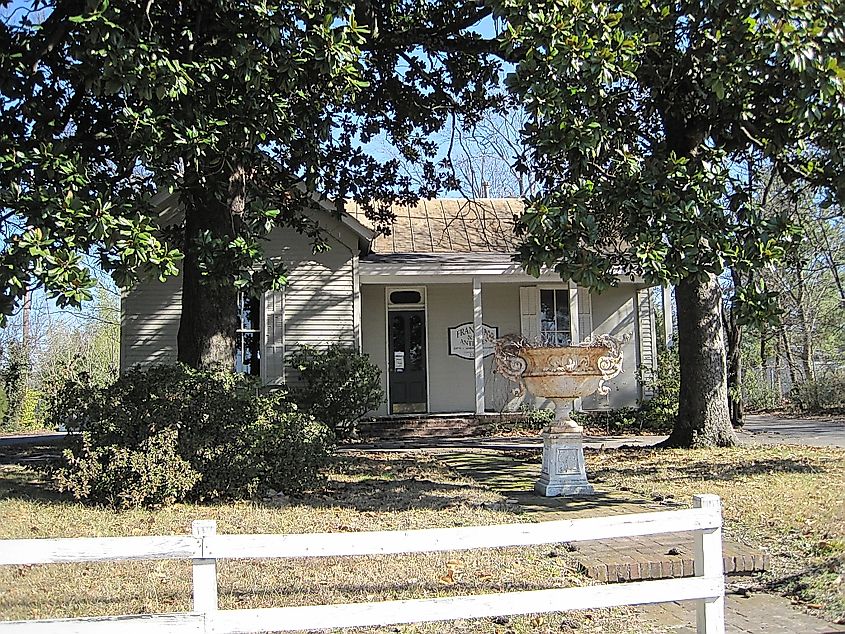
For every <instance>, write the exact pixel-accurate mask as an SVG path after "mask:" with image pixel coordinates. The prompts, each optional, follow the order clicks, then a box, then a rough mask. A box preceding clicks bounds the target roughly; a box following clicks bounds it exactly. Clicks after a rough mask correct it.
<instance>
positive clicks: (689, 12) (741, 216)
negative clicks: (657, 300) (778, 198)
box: [497, 0, 845, 313]
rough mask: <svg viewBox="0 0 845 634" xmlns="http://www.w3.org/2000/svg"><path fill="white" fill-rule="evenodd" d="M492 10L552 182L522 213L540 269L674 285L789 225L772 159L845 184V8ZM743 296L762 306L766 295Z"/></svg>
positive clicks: (744, 259) (530, 137) (797, 174)
mask: <svg viewBox="0 0 845 634" xmlns="http://www.w3.org/2000/svg"><path fill="white" fill-rule="evenodd" d="M539 7H542V9H540V8H539ZM497 12H498V13H500V14H501V15H502V16H503V17H504V18H505V19H507V20H508V21H509V23H510V28H509V30H508V31H507V32H506V34H505V35H504V39H505V46H506V47H508V48H510V49H525V50H528V51H530V53H529V54H528V55H526V57H525V59H524V60H523V61H521V62H520V64H519V65H518V66H517V69H516V72H515V73H514V74H513V75H512V76H511V77H510V78H509V81H508V85H509V87H510V89H511V90H513V91H514V92H515V93H517V94H518V95H519V96H520V99H521V100H522V103H524V104H525V107H526V109H527V111H528V113H529V115H530V119H529V123H528V125H527V126H526V128H525V130H524V139H525V142H526V144H527V145H528V146H529V147H530V148H531V151H532V156H531V158H532V160H533V166H532V168H533V170H534V171H535V173H537V174H540V175H541V176H542V188H541V191H540V192H539V193H538V194H537V195H536V196H535V197H533V198H532V199H531V200H530V201H529V202H530V209H529V213H528V214H526V215H525V216H524V217H523V218H522V219H521V221H520V231H521V233H522V236H523V239H524V243H523V246H522V248H521V249H520V253H519V257H520V258H521V260H522V261H523V262H524V263H525V264H526V265H527V266H528V268H529V270H531V271H534V272H538V271H540V270H541V269H543V268H548V269H552V270H555V271H558V272H559V273H560V274H561V275H562V276H564V277H571V278H572V279H574V280H575V281H577V282H578V283H581V284H585V285H589V286H592V287H594V288H597V289H599V290H601V289H603V288H606V287H607V286H609V285H613V284H615V283H616V279H617V275H618V274H619V273H620V272H621V271H626V272H631V273H633V274H637V275H640V276H642V277H643V278H644V279H645V281H647V282H655V283H666V282H677V281H678V280H680V279H682V278H684V277H686V276H689V275H702V274H704V273H707V272H710V273H716V274H719V273H721V271H722V270H723V268H724V267H725V266H735V267H740V268H742V269H744V270H748V269H754V268H759V267H763V266H765V265H766V264H767V263H770V262H773V261H776V260H778V259H780V258H782V257H784V255H785V254H786V253H787V252H788V251H789V249H790V248H792V245H793V236H794V227H793V226H792V225H791V223H790V222H789V221H788V220H787V219H786V218H785V216H784V215H783V213H782V211H781V210H776V209H772V208H771V207H769V206H768V205H767V204H766V191H767V190H766V187H765V183H764V179H763V175H764V174H766V173H768V170H775V172H776V173H777V174H778V175H780V177H781V178H783V179H784V180H785V181H787V182H788V183H791V185H792V186H793V187H795V188H796V189H797V188H799V187H800V186H806V185H812V186H821V187H822V190H821V191H825V189H824V188H827V192H828V195H830V196H833V197H836V196H839V197H840V198H841V197H842V195H843V194H844V193H845V189H843V179H842V177H841V174H842V172H843V170H842V160H843V157H845V145H843V143H845V141H843V139H845V135H844V133H845V131H844V130H843V123H842V122H843V120H845V118H843V114H845V110H843V108H845V83H843V73H842V72H841V70H842V65H843V56H844V55H845V39H843V38H845V29H843V28H842V26H841V12H842V7H841V6H839V5H838V4H836V3H834V5H830V4H828V3H826V2H822V1H821V0H819V1H816V0H808V1H806V2H802V3H800V4H796V3H793V2H790V1H789V0H774V1H772V2H769V3H767V4H766V5H765V7H762V8H761V7H760V5H759V3H754V2H750V1H748V2H739V3H731V4H730V5H724V4H719V5H718V6H716V5H701V4H696V3H681V4H677V3H665V2H662V1H660V0H655V1H644V0H625V1H623V2H622V3H612V4H611V3H602V2H597V3H592V4H591V5H589V6H584V5H582V4H581V3H577V2H566V3H558V4H554V5H552V6H549V5H548V4H546V3H533V4H532V3H529V4H528V5H525V3H523V2H518V1H517V0H503V1H501V2H498V3H497ZM837 15H839V16H840V18H837V17H836V16H837ZM752 163H753V165H754V166H755V167H754V169H753V170H752V171H751V173H749V172H748V169H747V166H748V165H749V164H752ZM802 184H803V185H802ZM746 296H747V297H746ZM746 298H747V301H748V303H749V306H750V307H751V308H749V310H750V312H752V313H758V312H760V311H763V313H765V310H764V309H765V307H766V306H767V305H768V304H767V302H769V299H768V298H767V296H766V294H765V293H764V292H762V291H761V292H752V291H751V289H749V290H747V291H746V295H745V296H743V298H742V299H743V301H744V300H745V299H746Z"/></svg>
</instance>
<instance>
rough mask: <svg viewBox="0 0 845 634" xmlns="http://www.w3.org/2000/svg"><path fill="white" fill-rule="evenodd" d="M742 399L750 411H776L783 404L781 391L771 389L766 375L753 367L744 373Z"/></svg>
mask: <svg viewBox="0 0 845 634" xmlns="http://www.w3.org/2000/svg"><path fill="white" fill-rule="evenodd" d="M742 399H743V404H744V405H745V407H746V408H747V409H748V410H750V411H760V410H767V409H774V408H776V407H780V406H781V405H782V404H783V397H782V396H781V394H780V390H778V389H777V388H773V387H770V386H769V382H768V381H767V380H766V378H765V375H764V374H762V373H761V372H759V370H758V369H757V368H753V367H749V368H747V369H746V370H744V371H743V373H742Z"/></svg>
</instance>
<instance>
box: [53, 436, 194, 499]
mask: <svg viewBox="0 0 845 634" xmlns="http://www.w3.org/2000/svg"><path fill="white" fill-rule="evenodd" d="M77 443H78V444H77V446H76V448H75V449H67V450H65V452H64V456H63V458H64V466H63V467H61V468H58V469H56V471H55V473H54V477H55V481H56V484H57V486H58V488H59V490H61V491H68V492H70V493H72V494H73V496H74V497H75V498H76V499H85V500H92V501H95V502H100V503H103V504H108V505H109V506H113V507H116V508H129V507H135V506H148V507H149V506H161V505H165V504H173V503H174V502H178V501H180V500H184V499H185V498H186V497H187V496H188V494H189V493H190V492H191V490H192V489H193V488H194V486H195V485H196V484H197V482H199V480H200V478H201V476H200V474H199V473H197V471H195V470H194V468H193V467H191V464H190V463H189V462H188V461H186V460H184V459H183V458H182V457H181V456H180V455H179V452H178V447H179V441H178V433H177V431H176V430H175V429H168V430H166V431H163V432H160V433H157V434H153V435H151V436H149V437H148V438H145V439H144V440H142V441H141V442H140V443H138V445H137V446H136V447H121V446H120V445H98V444H97V441H96V440H94V436H93V435H92V434H91V433H90V432H84V433H83V434H82V435H81V437H80V438H79V439H77Z"/></svg>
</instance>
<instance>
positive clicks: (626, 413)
mask: <svg viewBox="0 0 845 634" xmlns="http://www.w3.org/2000/svg"><path fill="white" fill-rule="evenodd" d="M572 418H573V419H574V420H575V421H576V422H577V423H578V424H579V425H583V426H584V427H589V428H591V429H600V430H601V431H603V432H604V433H605V434H606V435H608V436H609V435H611V434H619V433H624V432H630V431H632V430H637V431H640V430H641V429H642V425H643V420H644V419H643V416H642V415H641V412H640V410H638V409H637V408H635V407H620V408H618V409H612V410H607V411H589V412H573V413H572Z"/></svg>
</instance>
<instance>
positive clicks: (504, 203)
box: [346, 198, 524, 261]
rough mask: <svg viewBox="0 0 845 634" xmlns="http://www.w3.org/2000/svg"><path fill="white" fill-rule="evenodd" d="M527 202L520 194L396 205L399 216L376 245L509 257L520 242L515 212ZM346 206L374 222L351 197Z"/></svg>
mask: <svg viewBox="0 0 845 634" xmlns="http://www.w3.org/2000/svg"><path fill="white" fill-rule="evenodd" d="M523 208H524V207H523V204H522V201H521V200H519V199H517V198H476V199H466V198H436V199H433V200H420V201H419V203H417V204H416V205H399V204H397V205H393V206H392V209H391V211H392V212H393V214H394V215H395V216H396V220H395V221H394V223H393V225H392V226H391V229H390V233H389V234H387V235H385V234H379V235H377V236H376V237H375V238H374V240H373V242H372V251H373V252H374V253H375V254H381V255H391V254H421V253H430V254H433V253H436V254H449V253H462V254H466V253H495V254H505V255H506V256H507V257H508V258H509V257H510V255H511V254H512V253H514V252H516V247H517V239H516V237H515V236H514V233H513V229H514V218H515V217H517V216H519V215H521V214H522V212H523ZM346 212H347V213H349V214H350V215H351V216H353V217H354V218H356V219H357V220H358V221H359V222H360V223H362V224H363V225H365V226H368V227H372V223H371V222H370V221H369V220H368V219H367V218H366V216H365V215H364V210H363V209H362V208H361V207H360V206H359V205H358V204H357V203H355V202H353V201H348V202H347V203H346ZM464 261H466V260H464Z"/></svg>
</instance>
